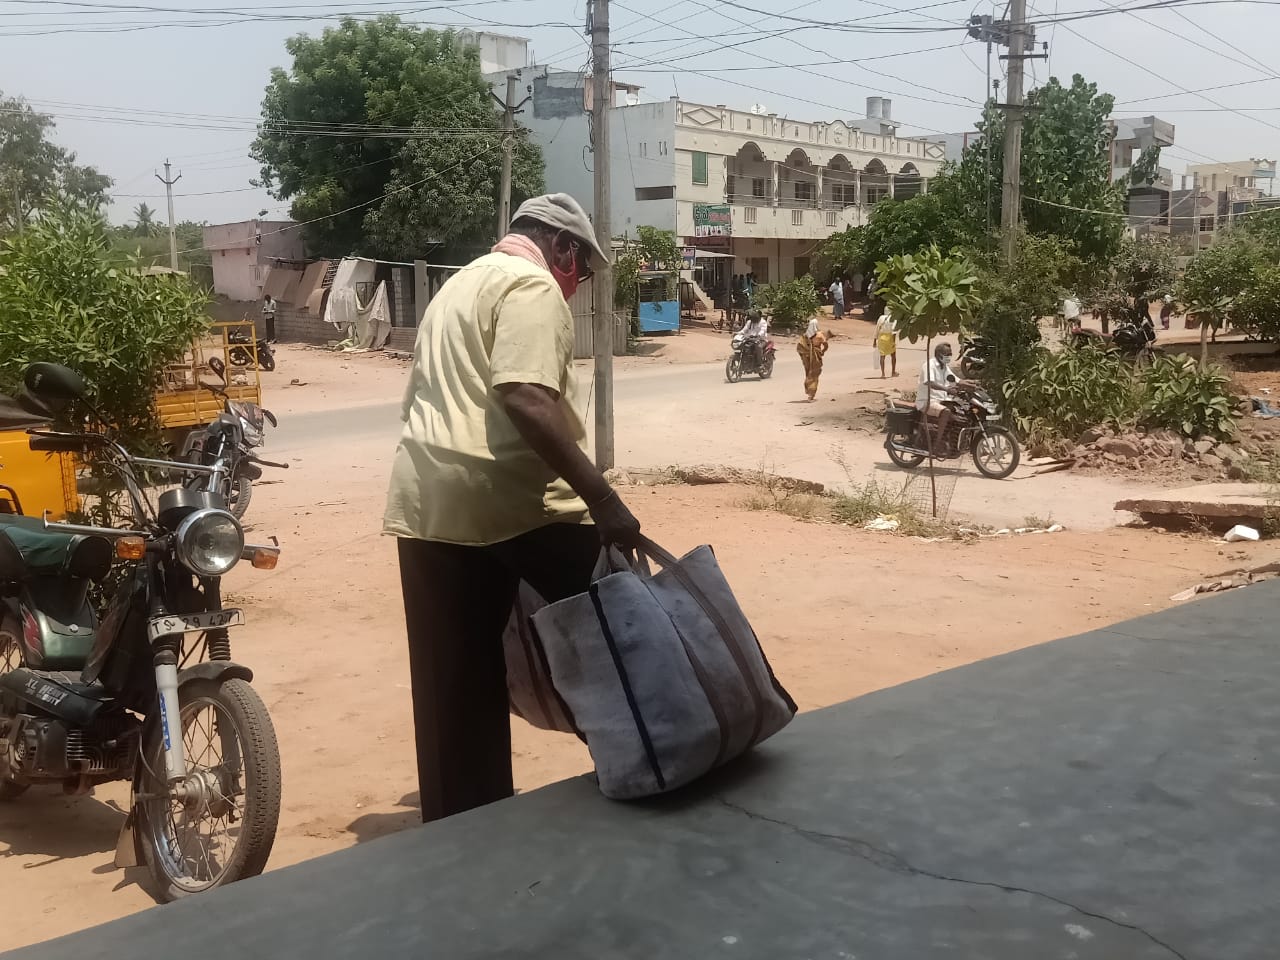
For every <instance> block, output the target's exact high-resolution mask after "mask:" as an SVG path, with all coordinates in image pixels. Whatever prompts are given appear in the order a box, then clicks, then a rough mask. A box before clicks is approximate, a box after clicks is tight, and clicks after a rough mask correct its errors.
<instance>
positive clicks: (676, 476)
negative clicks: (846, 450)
mask: <svg viewBox="0 0 1280 960" xmlns="http://www.w3.org/2000/svg"><path fill="white" fill-rule="evenodd" d="M605 479H606V480H608V481H609V482H610V483H612V484H614V485H616V486H620V487H626V486H659V485H662V484H668V483H687V484H689V485H690V486H701V485H703V484H718V483H739V484H743V485H746V486H767V487H771V488H774V489H777V490H780V491H783V492H786V493H812V494H820V493H822V492H824V491H825V489H826V488H825V487H824V486H823V485H822V484H821V483H815V482H814V481H812V480H801V479H799V478H797V477H784V476H780V475H778V474H774V473H768V472H767V471H764V470H742V469H739V468H738V467H726V466H724V465H722V464H716V463H702V464H697V465H696V466H692V467H662V468H649V469H645V468H636V467H628V468H626V469H621V468H617V467H615V468H614V469H612V470H610V471H608V472H607V473H606V474H605Z"/></svg>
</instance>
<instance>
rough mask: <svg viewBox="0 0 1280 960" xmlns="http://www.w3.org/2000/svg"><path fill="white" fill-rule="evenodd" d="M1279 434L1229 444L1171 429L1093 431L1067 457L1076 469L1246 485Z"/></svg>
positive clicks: (1256, 434) (1262, 433) (1245, 435)
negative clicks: (1219, 479) (1182, 475)
mask: <svg viewBox="0 0 1280 960" xmlns="http://www.w3.org/2000/svg"><path fill="white" fill-rule="evenodd" d="M1274 439H1275V435H1274V434H1273V433H1271V432H1270V431H1267V430H1251V431H1248V432H1242V433H1241V435H1239V436H1238V437H1237V438H1236V439H1235V440H1233V441H1232V442H1230V443H1227V442H1222V441H1219V440H1216V439H1214V438H1212V437H1201V438H1199V439H1197V440H1189V439H1187V438H1185V437H1182V436H1180V435H1179V434H1177V433H1174V432H1173V431H1172V430H1155V431H1151V432H1149V433H1143V432H1140V431H1134V430H1130V431H1117V430H1113V429H1110V428H1107V427H1101V426H1099V427H1090V428H1089V429H1088V430H1085V431H1084V432H1083V433H1082V434H1081V435H1080V440H1079V442H1078V443H1077V444H1076V445H1075V447H1073V448H1072V449H1071V451H1070V453H1069V454H1068V456H1067V457H1066V458H1065V459H1067V460H1068V461H1069V462H1071V463H1072V464H1073V465H1074V466H1076V467H1096V468H1104V469H1107V470H1109V471H1111V472H1116V471H1121V472H1124V471H1134V472H1142V473H1146V474H1153V473H1155V474H1159V473H1170V474H1178V473H1187V472H1189V473H1191V474H1192V475H1196V476H1199V477H1200V478H1201V479H1205V480H1208V479H1212V478H1215V477H1222V478H1225V479H1228V480H1246V479H1248V478H1249V477H1250V476H1251V474H1252V473H1253V472H1254V468H1255V467H1256V466H1257V465H1258V464H1259V462H1261V461H1265V460H1268V459H1270V458H1271V457H1272V456H1273V455H1274V453H1275V450H1274V446H1273V444H1272V441H1273V440H1274Z"/></svg>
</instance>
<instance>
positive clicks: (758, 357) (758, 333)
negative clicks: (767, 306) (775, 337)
mask: <svg viewBox="0 0 1280 960" xmlns="http://www.w3.org/2000/svg"><path fill="white" fill-rule="evenodd" d="M740 332H741V334H742V354H743V356H744V357H746V356H748V353H747V351H748V350H749V351H751V353H750V354H749V355H750V356H751V357H754V358H755V363H756V367H755V368H756V369H757V370H759V369H760V366H761V364H763V363H764V342H765V340H767V339H768V338H769V321H768V320H766V319H765V318H764V314H762V313H761V312H760V311H759V310H752V311H750V312H749V313H747V322H746V324H745V325H744V326H743V328H742V330H741V331H740Z"/></svg>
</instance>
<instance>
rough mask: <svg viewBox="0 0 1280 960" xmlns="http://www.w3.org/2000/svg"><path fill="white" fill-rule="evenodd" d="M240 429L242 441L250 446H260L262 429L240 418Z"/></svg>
mask: <svg viewBox="0 0 1280 960" xmlns="http://www.w3.org/2000/svg"><path fill="white" fill-rule="evenodd" d="M240 430H241V431H242V432H243V433H244V442H245V443H247V444H248V445H249V446H251V447H260V446H262V442H263V439H264V437H263V435H262V431H261V430H259V429H258V428H257V427H256V426H255V425H254V424H253V422H252V421H250V420H246V419H245V418H244V417H241V418H240Z"/></svg>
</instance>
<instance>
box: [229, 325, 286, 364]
mask: <svg viewBox="0 0 1280 960" xmlns="http://www.w3.org/2000/svg"><path fill="white" fill-rule="evenodd" d="M227 342H228V343H230V344H231V345H232V347H231V352H230V354H229V356H228V359H229V360H230V361H231V365H232V366H233V367H247V366H249V365H251V364H256V365H257V366H258V367H259V368H260V369H262V370H266V371H267V372H268V373H270V372H271V371H272V370H274V369H275V368H276V355H275V353H273V352H272V350H271V344H269V343H267V341H265V340H259V339H257V338H256V337H251V336H250V335H249V332H248V331H247V330H233V331H232V332H231V333H230V334H229V335H228V337H227Z"/></svg>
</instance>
